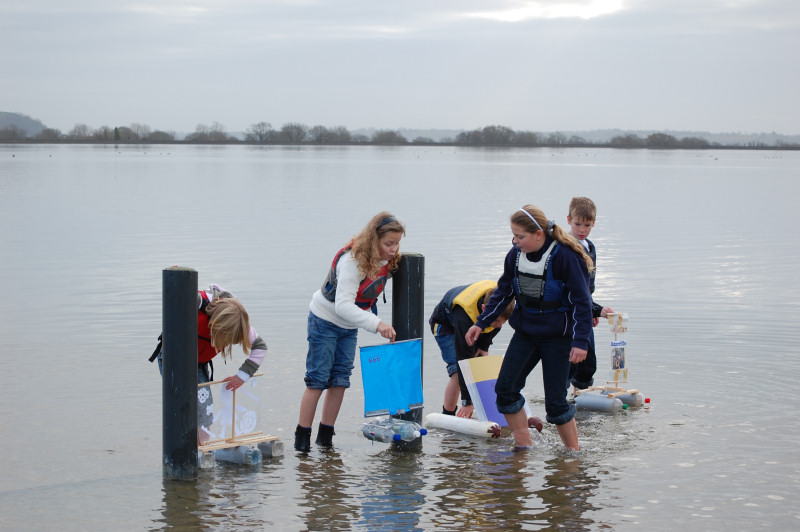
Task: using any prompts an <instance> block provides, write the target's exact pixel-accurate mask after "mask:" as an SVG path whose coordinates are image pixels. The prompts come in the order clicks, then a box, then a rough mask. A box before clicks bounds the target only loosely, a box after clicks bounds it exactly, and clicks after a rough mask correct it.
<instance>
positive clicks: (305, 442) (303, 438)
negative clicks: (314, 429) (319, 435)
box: [294, 425, 311, 453]
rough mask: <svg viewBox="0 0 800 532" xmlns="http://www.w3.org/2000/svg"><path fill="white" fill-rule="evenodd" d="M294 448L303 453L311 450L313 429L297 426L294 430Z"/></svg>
mask: <svg viewBox="0 0 800 532" xmlns="http://www.w3.org/2000/svg"><path fill="white" fill-rule="evenodd" d="M294 448H295V450H297V451H300V452H301V453H307V452H308V451H310V450H311V427H301V426H300V425H297V428H296V429H294Z"/></svg>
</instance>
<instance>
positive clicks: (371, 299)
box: [321, 247, 391, 310]
mask: <svg viewBox="0 0 800 532" xmlns="http://www.w3.org/2000/svg"><path fill="white" fill-rule="evenodd" d="M350 249H351V248H350V247H345V248H342V249H340V250H339V252H338V253H336V256H335V257H334V258H333V262H332V263H331V269H330V271H329V272H328V276H327V277H326V278H325V282H324V283H322V289H321V291H322V295H323V296H324V297H325V299H327V300H328V301H331V302H333V301H336V285H337V284H338V279H337V278H336V265H337V264H338V263H339V259H341V258H342V255H344V254H345V253H347V252H348V251H350ZM390 276H391V275H390V273H389V265H388V264H385V265H384V266H382V267H381V269H380V270H379V271H378V276H377V277H375V278H372V277H364V278H363V279H361V282H360V283H359V285H358V292H357V293H356V301H355V303H356V305H358V306H359V307H360V308H362V309H364V310H368V309H371V308H372V307H373V306H374V305H375V302H376V301H378V296H379V295H381V292H383V288H384V287H385V286H386V282H387V281H388V280H389V277H390Z"/></svg>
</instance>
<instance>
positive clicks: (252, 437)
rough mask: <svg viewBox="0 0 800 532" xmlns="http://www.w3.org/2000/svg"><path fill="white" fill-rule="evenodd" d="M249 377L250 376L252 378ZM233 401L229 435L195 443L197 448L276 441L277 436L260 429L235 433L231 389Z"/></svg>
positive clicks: (234, 391) (234, 397) (226, 447)
mask: <svg viewBox="0 0 800 532" xmlns="http://www.w3.org/2000/svg"><path fill="white" fill-rule="evenodd" d="M262 375H264V374H263V373H256V374H255V375H253V377H261V376H262ZM253 377H251V378H253ZM223 382H225V380H224V379H223V380H219V381H211V382H203V383H200V384H198V385H197V387H198V388H202V387H203V386H211V385H212V384H221V383H223ZM231 393H233V401H232V403H231V410H232V412H231V414H232V415H231V420H233V423H231V437H230V438H217V439H215V440H208V441H205V442H203V443H199V444H197V450H198V451H202V452H207V451H216V450H217V449H229V448H231V447H239V446H241V445H256V444H259V443H262V442H268V441H277V440H278V437H277V436H270V435H268V434H264V433H263V432H261V431H257V432H250V433H247V434H240V435H238V436H237V435H236V390H233V391H232V392H231Z"/></svg>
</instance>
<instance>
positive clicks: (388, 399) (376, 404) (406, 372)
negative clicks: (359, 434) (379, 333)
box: [359, 339, 423, 417]
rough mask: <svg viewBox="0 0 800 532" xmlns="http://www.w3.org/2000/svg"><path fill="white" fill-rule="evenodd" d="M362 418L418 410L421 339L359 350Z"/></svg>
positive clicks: (420, 405) (420, 383)
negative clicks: (362, 388)
mask: <svg viewBox="0 0 800 532" xmlns="http://www.w3.org/2000/svg"><path fill="white" fill-rule="evenodd" d="M359 352H360V357H361V380H362V382H363V385H364V417H370V416H382V415H387V414H388V415H395V414H402V413H403V412H407V411H409V410H411V409H412V408H422V404H423V399H422V339H416V340H406V341H403V342H395V343H393V344H382V345H372V346H367V347H361V348H360V350H359Z"/></svg>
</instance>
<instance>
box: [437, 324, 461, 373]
mask: <svg viewBox="0 0 800 532" xmlns="http://www.w3.org/2000/svg"><path fill="white" fill-rule="evenodd" d="M434 338H435V339H436V343H437V344H439V350H440V351H441V352H442V360H444V363H445V364H447V376H448V377H450V376H452V375H453V373H455V372H457V371H458V357H457V356H456V337H455V336H454V335H452V334H442V335H439V336H434Z"/></svg>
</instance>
